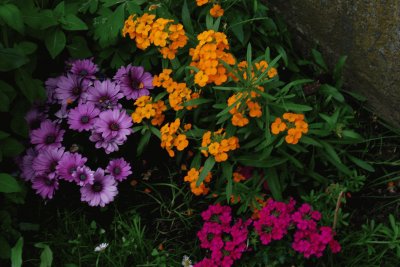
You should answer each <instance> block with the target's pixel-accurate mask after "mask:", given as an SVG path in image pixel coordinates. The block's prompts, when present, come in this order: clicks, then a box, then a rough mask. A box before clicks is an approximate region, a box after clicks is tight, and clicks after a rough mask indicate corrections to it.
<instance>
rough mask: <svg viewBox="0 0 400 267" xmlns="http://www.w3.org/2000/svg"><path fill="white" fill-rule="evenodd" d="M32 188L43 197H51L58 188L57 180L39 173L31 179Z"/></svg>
mask: <svg viewBox="0 0 400 267" xmlns="http://www.w3.org/2000/svg"><path fill="white" fill-rule="evenodd" d="M32 188H33V189H35V190H36V194H38V195H40V196H41V197H42V198H43V199H47V198H48V199H52V198H53V196H54V193H55V191H56V190H57V189H58V180H57V179H51V178H49V177H47V176H45V175H39V176H36V177H35V178H34V179H33V180H32Z"/></svg>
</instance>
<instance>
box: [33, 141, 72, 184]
mask: <svg viewBox="0 0 400 267" xmlns="http://www.w3.org/2000/svg"><path fill="white" fill-rule="evenodd" d="M63 156H64V148H63V147H61V148H55V147H49V148H45V149H42V150H40V151H39V154H38V155H37V157H36V158H35V159H34V160H33V163H32V168H33V170H34V171H35V174H36V175H44V176H48V177H49V178H50V179H54V178H56V177H57V176H58V173H57V169H56V167H57V165H58V162H59V161H61V159H62V158H63Z"/></svg>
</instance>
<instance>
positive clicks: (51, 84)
mask: <svg viewBox="0 0 400 267" xmlns="http://www.w3.org/2000/svg"><path fill="white" fill-rule="evenodd" d="M60 77H61V76H59V77H56V78H48V79H47V80H46V82H45V83H44V85H45V87H46V91H47V103H49V104H55V103H57V99H56V97H55V91H56V88H57V84H58V81H59V80H60Z"/></svg>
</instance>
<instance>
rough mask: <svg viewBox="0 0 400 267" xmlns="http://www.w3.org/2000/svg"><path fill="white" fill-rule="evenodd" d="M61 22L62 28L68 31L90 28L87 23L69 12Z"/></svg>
mask: <svg viewBox="0 0 400 267" xmlns="http://www.w3.org/2000/svg"><path fill="white" fill-rule="evenodd" d="M60 22H61V24H62V28H63V29H64V30H67V31H82V30H87V29H88V27H87V25H86V23H85V22H83V21H82V20H81V19H80V18H78V17H77V16H75V15H73V14H67V15H66V16H65V17H63V18H62V19H61V20H60Z"/></svg>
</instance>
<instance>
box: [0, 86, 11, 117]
mask: <svg viewBox="0 0 400 267" xmlns="http://www.w3.org/2000/svg"><path fill="white" fill-rule="evenodd" d="M9 109H10V99H8V96H7V95H6V94H5V93H3V92H1V91H0V112H7V111H9Z"/></svg>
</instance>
